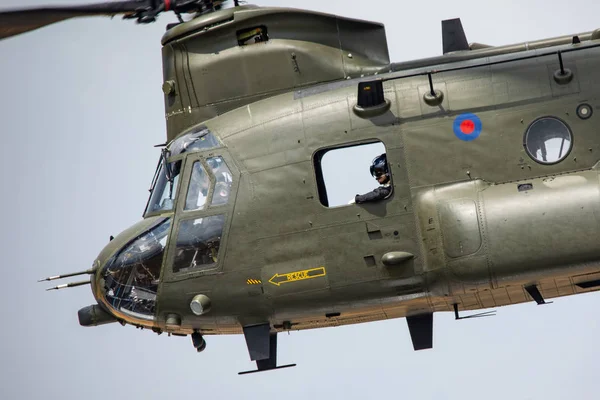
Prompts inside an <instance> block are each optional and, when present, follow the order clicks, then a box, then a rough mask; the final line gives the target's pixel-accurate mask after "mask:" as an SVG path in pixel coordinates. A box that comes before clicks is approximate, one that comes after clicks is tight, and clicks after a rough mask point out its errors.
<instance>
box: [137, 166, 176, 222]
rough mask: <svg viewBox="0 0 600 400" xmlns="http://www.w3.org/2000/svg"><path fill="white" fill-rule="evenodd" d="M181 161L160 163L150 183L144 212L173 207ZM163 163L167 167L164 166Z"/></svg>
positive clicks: (167, 209)
mask: <svg viewBox="0 0 600 400" xmlns="http://www.w3.org/2000/svg"><path fill="white" fill-rule="evenodd" d="M182 162H183V161H181V160H179V161H175V162H172V163H168V164H167V163H162V165H160V167H159V169H158V172H157V174H156V176H155V179H154V183H153V185H152V189H151V193H150V200H149V201H148V206H147V208H146V213H151V212H156V211H169V210H172V209H173V207H174V204H175V194H176V193H177V185H178V183H179V175H180V174H181V164H182ZM165 165H167V166H168V167H167V168H165Z"/></svg>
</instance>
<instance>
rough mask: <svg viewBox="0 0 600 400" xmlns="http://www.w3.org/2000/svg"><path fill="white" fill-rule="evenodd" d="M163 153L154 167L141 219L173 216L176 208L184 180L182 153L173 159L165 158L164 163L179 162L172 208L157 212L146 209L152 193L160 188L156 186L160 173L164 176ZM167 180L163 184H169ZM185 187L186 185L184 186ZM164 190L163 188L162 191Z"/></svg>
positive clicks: (184, 170)
mask: <svg viewBox="0 0 600 400" xmlns="http://www.w3.org/2000/svg"><path fill="white" fill-rule="evenodd" d="M163 157H164V156H163V153H161V154H160V158H159V159H158V165H157V166H156V170H155V172H154V177H153V179H152V185H151V187H150V189H149V195H148V200H147V201H146V207H144V212H143V214H142V217H143V218H148V217H154V216H157V215H162V214H173V213H174V212H175V209H176V208H177V199H178V198H179V192H180V191H181V187H182V186H183V185H182V179H185V176H184V175H185V172H186V169H185V164H186V161H185V159H186V154H185V153H182V154H178V155H176V156H174V157H168V156H167V158H166V160H167V161H166V162H167V163H168V164H171V163H174V162H177V161H181V167H180V168H179V174H178V175H177V179H178V182H177V184H176V187H175V190H174V191H173V198H172V200H173V207H171V208H169V209H158V210H154V211H149V210H148V208H149V207H150V202H151V200H152V197H153V196H154V192H155V191H156V190H159V189H160V188H159V187H158V186H157V184H158V182H159V181H160V179H161V176H160V175H161V172H163V174H165V172H164V171H165V170H164V168H165V167H164V161H163ZM165 178H166V177H165ZM168 182H169V181H168V179H167V180H166V182H165V184H167V185H168V184H169V183H168ZM186 186H187V185H186ZM162 190H164V188H163V189H162Z"/></svg>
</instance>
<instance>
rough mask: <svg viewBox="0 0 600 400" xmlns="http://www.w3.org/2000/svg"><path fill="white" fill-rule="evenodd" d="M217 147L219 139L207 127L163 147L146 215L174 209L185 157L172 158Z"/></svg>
mask: <svg viewBox="0 0 600 400" xmlns="http://www.w3.org/2000/svg"><path fill="white" fill-rule="evenodd" d="M216 147H220V143H219V141H218V140H217V138H216V137H215V136H214V135H213V134H212V133H211V132H210V131H209V130H208V129H207V128H206V127H203V128H201V129H199V130H198V131H197V132H192V133H188V134H186V135H183V136H181V137H180V138H178V139H175V140H173V142H171V144H170V145H169V146H168V147H167V148H165V149H163V151H162V152H161V157H160V159H159V161H158V166H157V168H156V172H155V173H154V179H153V180H152V187H151V189H150V192H151V193H150V198H149V199H148V205H147V206H146V213H145V215H148V214H151V213H154V212H162V211H170V210H172V209H173V199H174V196H175V193H176V192H177V186H178V183H179V176H180V174H181V172H182V171H181V166H182V164H183V158H179V159H176V160H174V161H170V160H171V159H175V158H178V156H180V155H181V154H184V153H192V152H198V151H202V150H209V149H213V148H216ZM206 189H207V188H206Z"/></svg>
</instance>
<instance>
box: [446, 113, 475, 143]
mask: <svg viewBox="0 0 600 400" xmlns="http://www.w3.org/2000/svg"><path fill="white" fill-rule="evenodd" d="M452 128H453V129H454V134H455V135H456V137H457V138H459V139H460V140H464V141H465V142H470V141H471V140H475V139H477V137H478V136H479V135H480V134H481V120H480V119H479V117H478V116H477V115H475V114H460V115H459V116H457V117H456V118H455V119H454V125H453V126H452Z"/></svg>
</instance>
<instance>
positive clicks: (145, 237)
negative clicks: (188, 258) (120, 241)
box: [102, 219, 171, 320]
mask: <svg viewBox="0 0 600 400" xmlns="http://www.w3.org/2000/svg"><path fill="white" fill-rule="evenodd" d="M170 227H171V220H170V219H166V220H164V221H162V222H161V223H159V224H158V225H156V226H155V227H154V228H152V229H150V230H148V231H147V232H146V233H144V234H142V235H141V236H139V237H138V238H136V239H134V240H133V241H132V242H130V243H129V244H128V245H126V246H124V247H123V248H122V249H121V250H120V251H119V252H118V253H117V254H115V255H114V256H113V257H112V258H111V260H110V261H109V262H107V263H106V265H105V266H104V268H103V269H102V278H103V279H104V286H103V289H104V296H105V298H106V301H107V302H108V304H110V306H111V307H112V308H114V309H115V310H117V311H120V312H123V313H124V314H128V315H131V316H134V317H137V318H142V319H146V320H152V319H154V313H155V312H156V293H157V291H158V284H159V282H160V270H161V265H162V259H163V252H164V249H165V247H166V245H167V237H168V234H169V228H170Z"/></svg>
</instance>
